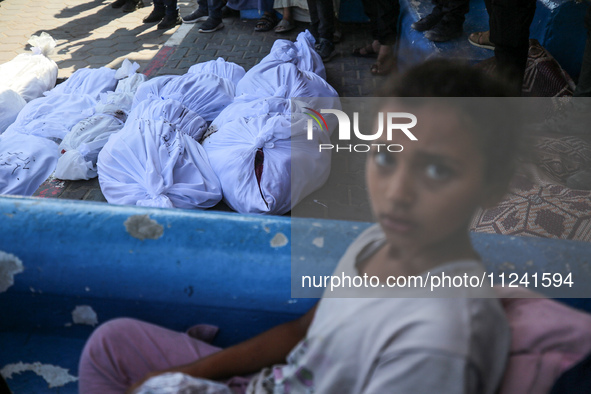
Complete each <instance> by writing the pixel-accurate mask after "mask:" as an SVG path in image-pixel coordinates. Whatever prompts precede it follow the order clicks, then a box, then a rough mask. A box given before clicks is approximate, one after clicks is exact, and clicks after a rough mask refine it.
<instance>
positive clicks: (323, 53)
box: [314, 38, 337, 62]
mask: <svg viewBox="0 0 591 394" xmlns="http://www.w3.org/2000/svg"><path fill="white" fill-rule="evenodd" d="M314 49H316V52H318V54H319V55H320V57H321V58H322V61H323V62H328V61H330V59H332V58H333V57H334V56H335V55H336V54H337V52H336V51H335V49H334V44H333V43H332V40H328V39H326V38H321V39H320V40H318V44H316V46H315V47H314Z"/></svg>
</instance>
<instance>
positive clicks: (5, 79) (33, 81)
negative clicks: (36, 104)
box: [0, 32, 58, 102]
mask: <svg viewBox="0 0 591 394" xmlns="http://www.w3.org/2000/svg"><path fill="white" fill-rule="evenodd" d="M29 44H31V46H32V48H31V50H32V52H33V53H22V54H20V55H18V56H16V57H15V58H14V59H12V60H11V61H9V62H6V63H4V64H2V65H0V87H4V88H9V89H12V90H14V91H15V92H17V93H18V94H20V95H21V97H22V98H23V99H24V100H25V101H27V102H28V101H31V100H33V99H34V98H37V97H41V96H42V95H43V93H44V92H45V91H47V90H49V89H51V88H53V87H54V86H55V81H56V79H57V71H58V69H57V64H55V62H54V61H53V60H51V59H49V57H48V56H49V55H51V53H52V52H53V50H54V48H55V46H56V42H55V40H54V39H53V38H52V37H51V36H50V35H49V34H47V33H45V32H43V33H41V35H39V36H35V35H34V36H31V38H30V39H29Z"/></svg>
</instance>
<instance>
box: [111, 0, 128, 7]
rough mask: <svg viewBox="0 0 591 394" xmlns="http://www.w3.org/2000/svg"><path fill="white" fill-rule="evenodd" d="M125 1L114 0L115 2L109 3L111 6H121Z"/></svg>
mask: <svg viewBox="0 0 591 394" xmlns="http://www.w3.org/2000/svg"><path fill="white" fill-rule="evenodd" d="M125 3H127V0H115V2H113V3H111V7H112V8H121V7H123V6H124V5H125Z"/></svg>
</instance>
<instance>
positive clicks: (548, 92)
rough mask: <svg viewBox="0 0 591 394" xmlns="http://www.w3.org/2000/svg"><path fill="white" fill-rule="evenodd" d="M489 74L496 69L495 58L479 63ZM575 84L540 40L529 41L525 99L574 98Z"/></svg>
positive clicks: (524, 87)
mask: <svg viewBox="0 0 591 394" xmlns="http://www.w3.org/2000/svg"><path fill="white" fill-rule="evenodd" d="M478 67H481V68H482V69H484V70H485V71H486V72H487V73H493V72H494V71H495V68H496V64H495V58H494V56H493V57H491V58H488V59H486V60H483V61H482V62H480V63H478ZM574 91H575V83H574V82H573V80H572V78H571V77H570V76H569V75H568V74H567V73H566V71H564V70H563V69H562V67H560V64H558V62H557V61H556V60H555V59H554V58H553V57H552V55H551V54H550V52H548V51H547V50H546V49H544V47H542V45H541V44H540V43H539V42H538V40H535V39H530V40H529V52H528V56H527V64H526V67H525V74H524V76H523V90H522V94H523V96H524V97H563V96H572V95H573V93H574Z"/></svg>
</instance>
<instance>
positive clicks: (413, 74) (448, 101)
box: [379, 59, 521, 188]
mask: <svg viewBox="0 0 591 394" xmlns="http://www.w3.org/2000/svg"><path fill="white" fill-rule="evenodd" d="M379 96H380V97H392V98H396V101H399V102H403V103H405V104H408V105H415V106H416V105H424V104H426V103H436V104H440V105H445V106H448V107H451V108H456V109H457V110H458V113H459V114H460V116H462V117H463V118H464V119H465V120H466V123H467V125H468V126H469V127H471V128H472V129H473V130H474V132H475V133H476V136H477V140H478V142H479V143H480V148H481V151H482V152H483V154H484V155H485V163H486V176H487V179H488V181H489V182H493V183H496V184H498V185H499V186H501V187H504V188H505V187H507V185H508V184H509V182H510V180H511V178H512V176H513V173H514V170H515V166H516V160H517V156H518V153H519V149H518V147H519V144H520V138H519V131H520V129H521V127H520V121H519V118H520V116H519V115H520V111H519V110H518V107H519V106H518V104H519V99H518V98H511V96H512V90H511V88H510V87H508V86H507V85H506V84H505V83H504V82H503V81H501V80H499V79H497V78H495V77H493V76H491V75H489V74H487V73H485V71H484V70H482V69H480V68H477V67H474V66H471V65H469V64H468V63H466V62H460V61H457V60H448V59H433V60H428V61H426V62H424V63H422V64H419V65H417V66H414V67H412V68H411V69H409V70H408V71H407V72H405V73H403V74H401V75H399V76H397V77H395V79H393V80H392V81H390V82H389V83H388V84H386V86H385V87H384V89H382V91H381V92H380V94H379ZM405 98H409V99H408V100H405ZM419 121H420V120H419Z"/></svg>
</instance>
